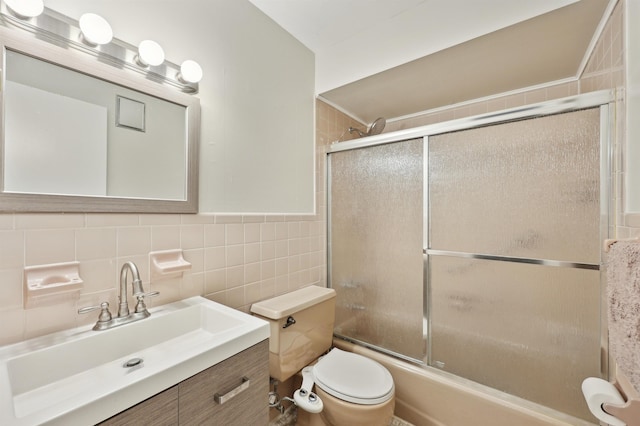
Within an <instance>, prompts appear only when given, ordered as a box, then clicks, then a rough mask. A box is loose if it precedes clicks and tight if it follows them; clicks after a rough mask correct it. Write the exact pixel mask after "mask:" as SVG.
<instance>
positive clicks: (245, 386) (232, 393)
mask: <svg viewBox="0 0 640 426" xmlns="http://www.w3.org/2000/svg"><path fill="white" fill-rule="evenodd" d="M250 383H251V382H250V381H249V379H248V378H246V377H243V378H242V383H240V386H238V387H237V388H235V389H233V390H230V391H229V392H227V393H225V394H224V395H220V394H219V393H216V394H215V395H213V400H214V401H215V402H217V403H218V404H220V405H222V404H224V403H225V402H227V401H229V400H230V399H231V398H234V397H235V396H237V395H238V394H239V393H242V392H244V391H246V390H247V389H249V384H250Z"/></svg>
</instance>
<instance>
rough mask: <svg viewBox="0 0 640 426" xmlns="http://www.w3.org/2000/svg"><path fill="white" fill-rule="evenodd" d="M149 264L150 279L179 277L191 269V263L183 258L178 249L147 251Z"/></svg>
mask: <svg viewBox="0 0 640 426" xmlns="http://www.w3.org/2000/svg"><path fill="white" fill-rule="evenodd" d="M149 265H150V266H151V268H150V269H151V279H152V280H153V279H157V280H159V279H163V278H174V277H179V276H182V274H183V273H184V271H188V270H190V269H191V263H189V262H187V261H186V260H184V257H183V256H182V250H180V249H177V250H164V251H152V252H151V253H149Z"/></svg>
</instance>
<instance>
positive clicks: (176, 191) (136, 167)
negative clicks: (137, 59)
mask: <svg viewBox="0 0 640 426" xmlns="http://www.w3.org/2000/svg"><path fill="white" fill-rule="evenodd" d="M0 30H1V32H0V36H1V37H2V38H1V40H2V44H3V45H2V55H3V71H4V72H3V73H2V77H3V85H2V87H3V91H2V101H3V102H2V112H3V114H2V118H3V126H2V130H3V131H2V142H3V144H2V148H3V149H2V155H1V159H2V162H1V164H0V171H1V172H2V173H1V174H0V183H1V186H0V188H1V192H0V210H2V211H23V212H26V211H30V212H44V211H50V212H55V211H69V212H77V211H81V212H159V213H160V212H161V213H166V212H170V213H196V212H197V209H198V207H197V195H198V194H197V183H198V182H197V178H198V174H197V171H198V170H197V169H198V168H197V147H198V134H199V112H200V111H199V108H200V107H199V101H198V99H197V98H196V97H194V96H191V95H187V94H185V93H182V92H180V91H179V90H177V89H175V88H170V87H167V86H164V85H162V84H161V83H156V82H153V81H151V80H149V79H146V78H144V77H143V76H142V75H137V74H135V73H132V72H130V71H127V70H126V69H119V68H116V67H114V66H113V65H107V64H103V63H100V61H99V57H92V56H90V55H87V54H84V53H83V52H76V51H72V50H69V49H62V48H60V47H58V46H55V45H52V44H49V43H44V42H41V41H40V40H37V39H35V38H30V37H26V36H25V37H24V38H23V37H22V35H21V34H14V33H13V32H11V31H8V30H6V29H4V28H2V29H0Z"/></svg>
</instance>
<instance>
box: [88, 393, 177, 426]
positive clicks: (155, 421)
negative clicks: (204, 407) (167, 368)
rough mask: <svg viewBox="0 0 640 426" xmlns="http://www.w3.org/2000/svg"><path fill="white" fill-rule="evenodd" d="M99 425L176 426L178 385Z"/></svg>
mask: <svg viewBox="0 0 640 426" xmlns="http://www.w3.org/2000/svg"><path fill="white" fill-rule="evenodd" d="M99 424H100V426H131V425H136V426H175V425H177V424H178V385H175V386H174V387H171V388H169V389H167V390H165V391H163V392H160V393H159V394H156V395H154V396H152V397H151V398H149V399H147V400H145V401H142V402H141V403H139V404H136V405H134V406H133V407H131V408H129V409H127V410H126V411H123V412H122V413H120V414H116V415H115V416H113V417H110V418H108V419H107V420H105V421H104V422H102V423H99Z"/></svg>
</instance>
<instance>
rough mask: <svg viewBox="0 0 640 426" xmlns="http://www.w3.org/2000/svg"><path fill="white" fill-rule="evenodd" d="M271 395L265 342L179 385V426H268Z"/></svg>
mask: <svg viewBox="0 0 640 426" xmlns="http://www.w3.org/2000/svg"><path fill="white" fill-rule="evenodd" d="M243 380H246V381H243ZM268 392H269V346H268V341H267V340H264V341H262V342H260V343H258V344H256V345H254V346H252V347H250V348H248V349H246V350H244V351H242V352H240V353H239V354H237V355H235V356H233V357H231V358H229V359H227V360H225V361H222V362H221V363H219V364H216V365H214V366H213V367H210V368H208V369H206V370H204V371H202V372H201V373H198V374H196V375H195V376H193V377H190V378H189V379H187V380H185V381H183V382H182V383H180V384H178V393H179V409H178V417H179V424H180V425H204V424H206V425H224V426H232V425H237V426H247V425H266V424H267V423H268V420H269V419H268V417H269V408H268V406H267V393H268ZM216 396H217V397H216ZM216 400H218V402H216Z"/></svg>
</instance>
